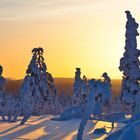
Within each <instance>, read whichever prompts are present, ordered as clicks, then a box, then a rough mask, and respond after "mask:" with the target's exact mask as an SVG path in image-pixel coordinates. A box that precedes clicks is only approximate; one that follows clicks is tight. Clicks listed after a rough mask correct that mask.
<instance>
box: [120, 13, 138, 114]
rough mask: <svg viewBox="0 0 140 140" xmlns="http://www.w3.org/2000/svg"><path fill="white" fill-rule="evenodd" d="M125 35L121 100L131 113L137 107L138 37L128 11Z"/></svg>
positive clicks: (121, 61) (135, 25) (136, 26)
mask: <svg viewBox="0 0 140 140" xmlns="http://www.w3.org/2000/svg"><path fill="white" fill-rule="evenodd" d="M125 13H126V17H127V22H126V34H125V37H126V39H125V52H124V54H123V57H122V58H121V60H120V67H119V69H120V71H122V72H123V80H122V87H121V99H122V101H124V102H125V103H127V104H128V103H129V104H131V107H132V111H133V112H134V110H135V107H136V106H138V105H136V104H137V101H136V100H135V97H136V96H140V93H139V92H140V88H139V80H140V68H139V66H140V61H139V56H140V50H138V49H137V39H136V37H137V36H138V35H139V33H138V31H137V29H138V26H139V25H138V23H136V21H135V19H134V18H133V17H132V15H131V13H130V11H126V12H125Z"/></svg>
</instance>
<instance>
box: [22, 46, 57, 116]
mask: <svg viewBox="0 0 140 140" xmlns="http://www.w3.org/2000/svg"><path fill="white" fill-rule="evenodd" d="M32 53H33V56H32V59H31V61H30V64H29V66H28V69H27V71H26V74H27V75H26V76H25V78H24V82H23V85H22V87H21V90H20V97H21V99H22V100H23V102H24V103H26V104H28V106H29V107H30V110H31V114H35V115H40V114H44V113H45V112H47V111H48V110H49V106H51V107H53V108H54V102H57V101H56V99H55V97H56V94H57V93H56V88H55V86H54V84H53V81H54V80H53V77H52V75H51V74H50V73H48V72H47V66H46V64H45V62H44V57H43V53H44V51H43V48H34V49H33V50H32ZM50 111H51V109H50Z"/></svg>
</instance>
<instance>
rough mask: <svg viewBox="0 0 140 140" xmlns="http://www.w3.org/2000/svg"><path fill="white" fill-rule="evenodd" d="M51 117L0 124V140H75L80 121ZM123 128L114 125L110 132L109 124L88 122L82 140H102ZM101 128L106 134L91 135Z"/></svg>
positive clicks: (36, 117) (119, 125)
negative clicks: (53, 119)
mask: <svg viewBox="0 0 140 140" xmlns="http://www.w3.org/2000/svg"><path fill="white" fill-rule="evenodd" d="M52 117H54V116H52V115H42V116H32V117H31V118H30V119H29V120H28V121H27V123H26V124H25V125H22V126H20V125H19V121H20V118H19V120H18V121H17V122H15V123H8V122H0V140H18V139H21V140H76V138H77V132H78V128H79V124H80V121H81V119H72V120H69V121H51V120H50V119H51V118H52ZM123 126H124V124H121V123H119V124H117V123H115V128H114V129H113V131H111V123H109V122H103V121H98V122H97V121H91V120H90V121H88V123H87V125H86V128H85V131H84V135H83V139H84V140H92V139H96V140H103V139H104V138H106V137H107V136H108V135H109V134H111V133H112V132H115V131H116V130H118V129H120V128H122V127H123ZM103 127H105V128H106V130H107V132H108V133H107V134H103V135H93V132H94V130H95V129H97V128H103ZM110 131H111V132H110ZM109 132H110V133H109Z"/></svg>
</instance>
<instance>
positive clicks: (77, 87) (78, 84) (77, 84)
mask: <svg viewBox="0 0 140 140" xmlns="http://www.w3.org/2000/svg"><path fill="white" fill-rule="evenodd" d="M83 86H84V81H83V80H82V79H81V69H80V68H76V72H75V79H74V85H73V95H74V99H75V100H76V102H77V103H78V102H80V101H79V100H80V99H81V89H82V87H83Z"/></svg>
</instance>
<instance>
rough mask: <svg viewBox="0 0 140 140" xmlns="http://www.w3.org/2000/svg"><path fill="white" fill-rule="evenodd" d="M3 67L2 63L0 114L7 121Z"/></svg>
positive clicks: (0, 69)
mask: <svg viewBox="0 0 140 140" xmlns="http://www.w3.org/2000/svg"><path fill="white" fill-rule="evenodd" d="M2 73H3V68H2V66H1V65H0V115H1V116H2V120H3V121H5V109H6V108H5V107H6V105H5V89H4V86H5V78H4V77H3V76H2Z"/></svg>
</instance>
